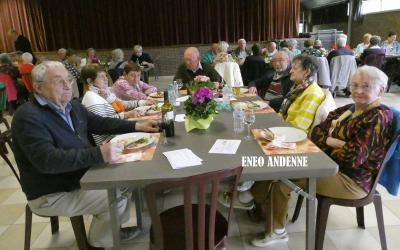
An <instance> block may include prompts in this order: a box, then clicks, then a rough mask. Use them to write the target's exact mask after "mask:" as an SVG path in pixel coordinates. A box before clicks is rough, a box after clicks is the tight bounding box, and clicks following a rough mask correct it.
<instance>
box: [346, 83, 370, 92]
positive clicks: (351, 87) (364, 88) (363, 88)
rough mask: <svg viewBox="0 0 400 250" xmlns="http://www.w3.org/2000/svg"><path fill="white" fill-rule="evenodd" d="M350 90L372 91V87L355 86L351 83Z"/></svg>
mask: <svg viewBox="0 0 400 250" xmlns="http://www.w3.org/2000/svg"><path fill="white" fill-rule="evenodd" d="M350 89H351V90H356V89H359V90H361V91H370V90H372V89H373V87H372V86H370V85H357V84H354V83H352V84H350Z"/></svg>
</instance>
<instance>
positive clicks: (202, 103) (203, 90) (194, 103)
mask: <svg viewBox="0 0 400 250" xmlns="http://www.w3.org/2000/svg"><path fill="white" fill-rule="evenodd" d="M213 95H214V94H213V92H212V91H211V90H210V89H209V88H207V87H200V88H198V89H197V90H196V91H195V92H194V93H193V95H192V96H191V97H189V98H188V99H187V100H186V101H185V103H184V108H185V111H186V116H190V117H192V118H193V119H194V120H198V119H207V118H208V117H209V116H210V115H213V114H217V112H216V108H217V103H216V102H215V101H214V100H213Z"/></svg>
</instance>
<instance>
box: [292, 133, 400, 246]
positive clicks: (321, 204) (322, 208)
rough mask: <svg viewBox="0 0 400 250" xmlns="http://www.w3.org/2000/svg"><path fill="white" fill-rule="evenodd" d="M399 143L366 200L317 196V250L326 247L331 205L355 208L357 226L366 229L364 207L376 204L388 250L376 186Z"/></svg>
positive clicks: (379, 223) (391, 150)
mask: <svg viewBox="0 0 400 250" xmlns="http://www.w3.org/2000/svg"><path fill="white" fill-rule="evenodd" d="M399 139H400V135H399V136H397V138H396V140H394V142H396V141H398V140H399ZM396 145H397V143H392V145H391V146H390V148H389V150H388V152H387V153H386V156H385V160H384V161H383V163H382V166H381V168H380V169H379V171H378V174H377V175H376V178H375V180H374V183H373V186H372V188H371V191H370V192H369V193H368V195H367V196H366V197H365V198H362V199H358V200H350V199H337V198H332V197H326V196H322V195H317V199H318V208H317V226H316V231H315V234H316V235H315V236H316V237H315V249H317V250H320V249H322V247H323V245H324V238H325V230H326V224H327V221H328V215H329V208H330V206H331V205H337V206H344V207H355V208H356V214H357V225H358V227H359V228H362V229H365V223H364V206H366V205H368V204H370V203H374V206H375V213H376V219H377V221H378V231H379V238H380V241H381V247H382V249H387V245H386V236H385V225H384V221H383V210H382V198H381V195H380V194H379V192H378V191H376V185H377V184H378V181H379V177H380V176H381V173H382V172H383V169H384V168H385V165H386V163H387V162H388V161H389V159H390V157H391V156H392V154H393V153H394V151H395V149H396ZM303 199H304V198H303V196H299V197H298V199H297V203H296V208H295V211H294V213H293V217H292V220H291V221H292V222H295V221H296V220H297V218H298V217H299V213H300V210H301V205H302V203H303Z"/></svg>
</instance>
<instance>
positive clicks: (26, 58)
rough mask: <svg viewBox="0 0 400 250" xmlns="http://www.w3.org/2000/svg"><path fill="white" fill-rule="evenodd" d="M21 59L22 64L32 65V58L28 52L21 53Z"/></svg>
mask: <svg viewBox="0 0 400 250" xmlns="http://www.w3.org/2000/svg"><path fill="white" fill-rule="evenodd" d="M21 58H22V61H23V62H24V63H32V61H33V56H32V54H31V53H29V52H25V53H23V54H22V56H21Z"/></svg>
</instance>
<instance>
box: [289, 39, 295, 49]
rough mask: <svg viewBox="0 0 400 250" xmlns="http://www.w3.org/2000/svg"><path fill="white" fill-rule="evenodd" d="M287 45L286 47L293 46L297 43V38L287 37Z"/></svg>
mask: <svg viewBox="0 0 400 250" xmlns="http://www.w3.org/2000/svg"><path fill="white" fill-rule="evenodd" d="M287 45H288V47H293V46H295V45H297V40H296V39H289V40H288V41H287Z"/></svg>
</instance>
